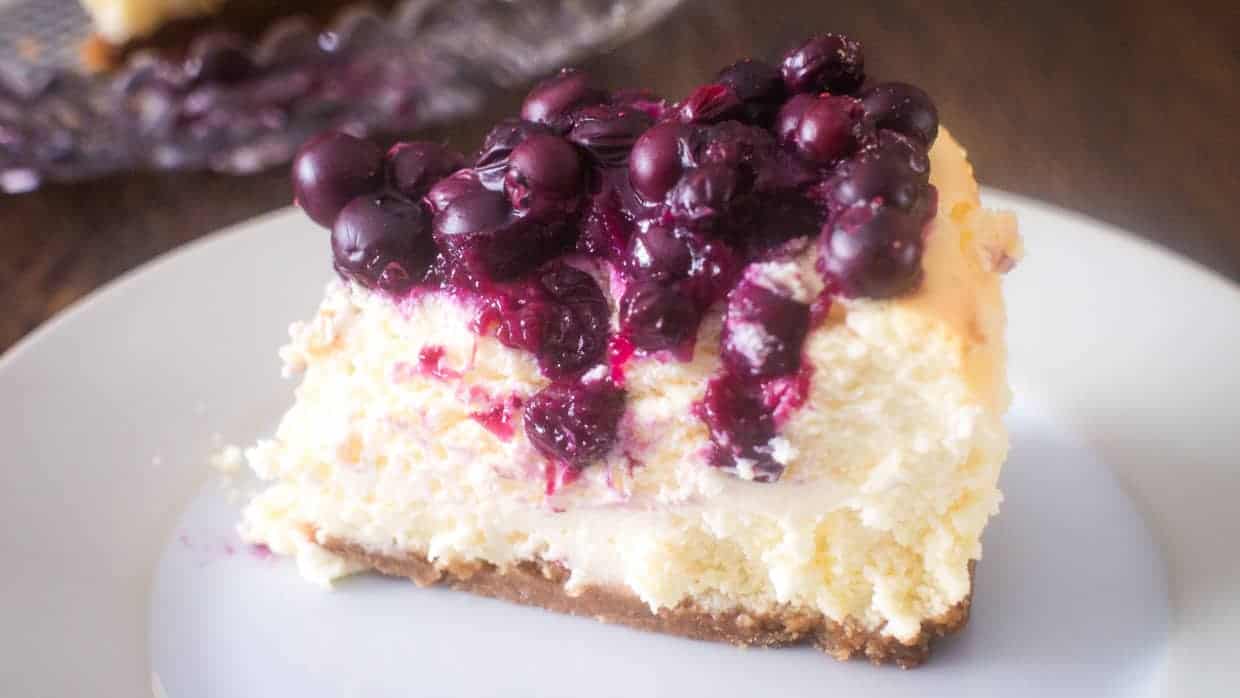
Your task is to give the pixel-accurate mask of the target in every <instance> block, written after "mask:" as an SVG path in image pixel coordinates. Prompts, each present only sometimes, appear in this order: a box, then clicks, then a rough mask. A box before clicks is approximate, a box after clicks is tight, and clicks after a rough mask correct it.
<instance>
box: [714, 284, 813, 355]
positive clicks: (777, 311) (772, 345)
mask: <svg viewBox="0 0 1240 698" xmlns="http://www.w3.org/2000/svg"><path fill="white" fill-rule="evenodd" d="M808 332H809V306H808V305H806V304H804V303H801V302H799V301H796V300H794V299H792V298H788V297H786V296H783V295H780V294H778V293H776V292H774V291H772V290H771V289H769V288H767V287H766V286H764V285H761V284H759V283H755V282H753V281H749V280H744V281H742V282H741V283H740V284H737V286H736V288H734V289H733V290H732V292H731V293H730V294H728V308H727V311H726V313H725V314H724V325H723V361H724V363H725V364H726V365H727V367H728V369H729V370H731V371H732V372H734V373H737V374H739V375H742V376H749V377H754V378H769V377H773V376H781V375H786V374H789V373H793V372H795V371H796V370H797V369H798V368H799V367H800V365H801V346H802V344H804V343H805V336H806V334H807V333H808Z"/></svg>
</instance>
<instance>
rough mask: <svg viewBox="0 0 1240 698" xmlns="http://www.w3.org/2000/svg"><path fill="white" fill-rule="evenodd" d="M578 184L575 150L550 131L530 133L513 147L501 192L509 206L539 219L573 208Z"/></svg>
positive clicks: (580, 178)
mask: <svg viewBox="0 0 1240 698" xmlns="http://www.w3.org/2000/svg"><path fill="white" fill-rule="evenodd" d="M582 184H583V170H582V166H581V156H580V155H578V153H577V149H576V148H575V147H573V144H571V143H569V142H568V141H566V140H564V139H563V138H560V137H559V136H552V135H550V134H536V135H532V136H530V137H529V138H526V139H525V140H524V141H522V142H521V144H520V145H518V146H517V147H516V148H514V149H513V151H512V155H511V156H509V160H508V172H507V174H506V175H504V191H505V192H506V193H507V194H508V200H509V201H510V202H511V203H512V207H513V209H515V210H517V211H522V212H529V213H530V214H531V215H534V216H537V217H540V218H552V217H554V216H565V215H567V214H568V213H571V212H573V211H575V210H576V209H577V205H578V203H579V201H578V199H579V196H580V194H581V189H582Z"/></svg>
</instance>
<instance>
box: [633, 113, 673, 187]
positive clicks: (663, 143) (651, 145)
mask: <svg viewBox="0 0 1240 698" xmlns="http://www.w3.org/2000/svg"><path fill="white" fill-rule="evenodd" d="M682 136H683V127H681V126H680V125H679V124H675V123H662V124H657V125H655V126H654V127H652V128H651V129H650V130H649V131H646V132H645V133H643V134H642V136H641V138H638V139H637V142H636V143H634V144H633V152H632V153H630V154H629V181H630V182H632V184H633V190H634V191H636V192H637V193H638V195H640V196H641V197H642V198H643V199H645V200H646V201H648V202H655V201H659V200H660V199H662V198H663V195H664V194H666V193H667V190H668V189H671V188H672V187H673V186H674V185H675V184H676V182H677V180H679V179H680V173H681V170H682V169H683V168H684V165H683V164H682V163H681V155H680V153H681V139H682Z"/></svg>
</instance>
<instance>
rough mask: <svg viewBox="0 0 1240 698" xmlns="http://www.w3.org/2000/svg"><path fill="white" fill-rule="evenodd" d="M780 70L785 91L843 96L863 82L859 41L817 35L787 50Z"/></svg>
mask: <svg viewBox="0 0 1240 698" xmlns="http://www.w3.org/2000/svg"><path fill="white" fill-rule="evenodd" d="M780 70H781V72H782V74H783V76H784V84H786V85H787V86H788V91H789V92H831V93H834V94H847V93H849V92H852V91H853V90H855V89H857V88H858V87H861V83H862V82H864V81H865V58H864V56H863V55H862V53H861V43H860V42H858V41H853V40H852V39H849V38H848V37H846V36H840V35H838V34H820V35H818V36H815V37H813V38H811V39H809V40H808V41H806V42H805V43H804V44H801V45H800V46H799V47H797V48H795V49H793V50H791V51H789V52H788V53H787V55H785V56H784V62H783V65H782V66H780Z"/></svg>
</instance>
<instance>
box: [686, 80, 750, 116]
mask: <svg viewBox="0 0 1240 698" xmlns="http://www.w3.org/2000/svg"><path fill="white" fill-rule="evenodd" d="M740 112H741V101H740V99H738V98H737V96H736V93H735V92H733V91H732V88H731V87H728V86H727V85H720V84H718V83H712V84H710V85H702V86H701V87H699V88H697V89H696V90H694V91H693V94H691V95H689V97H688V98H687V99H685V101H684V102H683V103H681V105H680V107H679V108H678V109H677V110H676V115H677V116H678V117H679V118H680V120H681V121H683V122H685V123H687V124H694V123H696V124H711V123H715V122H717V121H723V120H725V119H730V118H732V117H735V116H739V115H740Z"/></svg>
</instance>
